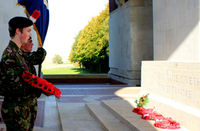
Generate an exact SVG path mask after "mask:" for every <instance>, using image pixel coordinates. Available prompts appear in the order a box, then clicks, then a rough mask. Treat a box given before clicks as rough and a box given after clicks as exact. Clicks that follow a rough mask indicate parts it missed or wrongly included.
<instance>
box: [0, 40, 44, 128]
mask: <svg viewBox="0 0 200 131" xmlns="http://www.w3.org/2000/svg"><path fill="white" fill-rule="evenodd" d="M35 55H37V53H36V52H33V53H28V54H25V53H23V52H22V51H21V50H20V49H19V47H18V46H17V45H16V44H15V43H14V42H12V41H10V42H9V45H8V46H7V47H6V49H5V50H4V52H3V55H2V59H1V72H2V73H3V74H4V75H3V77H4V81H3V89H2V94H3V95H4V101H3V103H2V108H1V114H2V117H3V120H4V122H5V124H6V128H7V131H32V130H33V126H34V121H35V118H36V113H37V97H38V96H40V94H41V90H40V89H37V88H35V87H33V86H31V85H29V84H28V83H27V82H25V81H23V80H22V78H21V75H22V74H23V72H24V70H27V71H28V72H31V73H35V69H32V68H34V67H33V65H32V64H30V63H31V60H37V59H40V60H39V61H38V62H42V61H43V60H41V59H43V58H44V56H45V55H46V52H45V51H44V50H43V54H42V55H39V56H37V57H36V56H35ZM34 56H35V58H34ZM29 60H30V62H29ZM33 63H35V62H33ZM36 63H37V62H36Z"/></svg>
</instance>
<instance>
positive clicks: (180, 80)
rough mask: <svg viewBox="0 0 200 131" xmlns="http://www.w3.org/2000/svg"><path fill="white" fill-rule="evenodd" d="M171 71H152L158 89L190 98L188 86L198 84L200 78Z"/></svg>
mask: <svg viewBox="0 0 200 131" xmlns="http://www.w3.org/2000/svg"><path fill="white" fill-rule="evenodd" d="M171 72H172V71H171V70H167V73H158V72H154V76H155V79H157V82H158V83H157V84H158V88H159V90H161V91H164V92H166V93H170V94H174V95H178V96H183V97H186V98H192V91H191V88H190V87H193V86H199V85H200V78H198V77H194V76H184V75H178V74H172V73H171ZM162 81H165V82H164V83H168V84H163V82H162ZM187 86H188V87H187Z"/></svg>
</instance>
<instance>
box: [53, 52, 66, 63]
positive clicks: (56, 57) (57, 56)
mask: <svg viewBox="0 0 200 131" xmlns="http://www.w3.org/2000/svg"><path fill="white" fill-rule="evenodd" d="M52 62H53V63H57V64H62V63H63V61H62V57H61V56H59V55H57V54H55V57H53V59H52Z"/></svg>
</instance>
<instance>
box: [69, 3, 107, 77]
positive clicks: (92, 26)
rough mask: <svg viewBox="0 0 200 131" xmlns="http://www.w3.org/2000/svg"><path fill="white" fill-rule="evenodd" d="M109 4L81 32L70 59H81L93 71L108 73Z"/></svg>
mask: <svg viewBox="0 0 200 131" xmlns="http://www.w3.org/2000/svg"><path fill="white" fill-rule="evenodd" d="M108 21H109V6H108V5H107V6H106V8H105V10H103V11H102V12H101V13H100V15H98V16H97V17H93V18H92V19H91V21H89V22H88V25H86V26H85V28H84V29H83V30H82V31H81V32H80V33H79V35H78V36H77V37H76V39H75V43H74V44H73V46H72V50H71V54H70V59H71V60H70V61H71V62H72V61H74V60H75V61H79V62H80V63H81V64H82V65H83V66H84V67H86V68H87V69H90V70H91V71H93V72H98V73H105V72H106V73H107V72H108V70H109V67H108V56H109V44H108V43H109V33H108Z"/></svg>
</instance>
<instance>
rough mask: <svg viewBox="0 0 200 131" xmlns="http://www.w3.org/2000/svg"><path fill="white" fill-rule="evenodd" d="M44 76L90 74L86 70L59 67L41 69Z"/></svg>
mask: <svg viewBox="0 0 200 131" xmlns="http://www.w3.org/2000/svg"><path fill="white" fill-rule="evenodd" d="M42 72H43V74H44V75H47V74H91V73H90V72H89V71H88V70H85V69H80V68H74V67H60V68H53V69H42Z"/></svg>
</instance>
